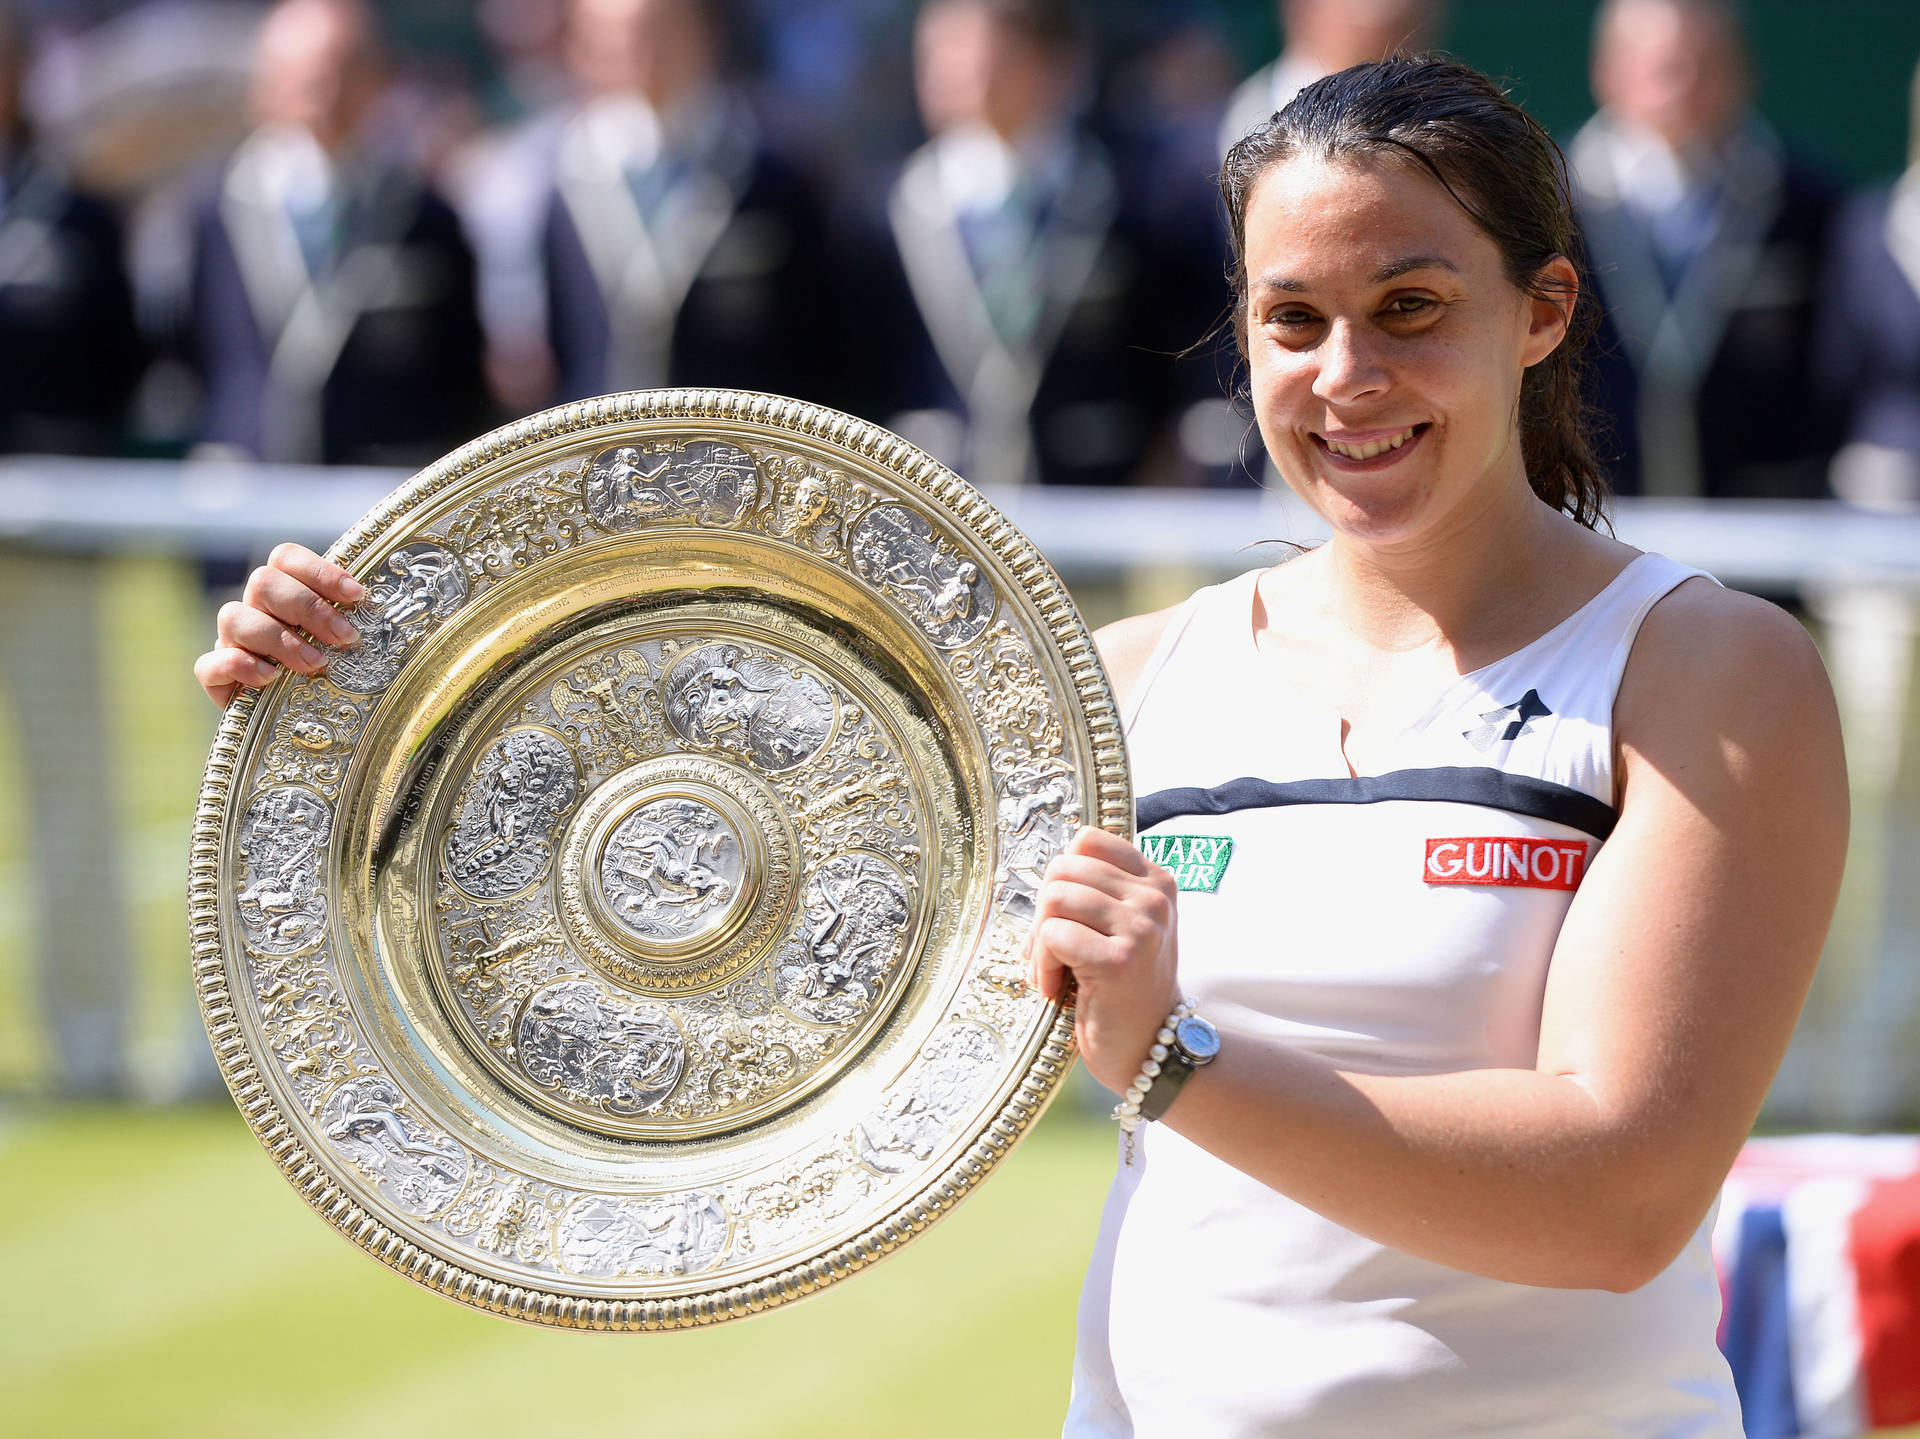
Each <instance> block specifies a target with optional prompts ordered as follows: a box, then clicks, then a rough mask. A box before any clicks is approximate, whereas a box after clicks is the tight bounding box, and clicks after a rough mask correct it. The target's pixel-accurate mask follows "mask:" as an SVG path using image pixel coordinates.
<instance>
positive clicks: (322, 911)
mask: <svg viewBox="0 0 1920 1439" xmlns="http://www.w3.org/2000/svg"><path fill="white" fill-rule="evenodd" d="M332 833H333V811H332V810H331V809H329V808H328V807H327V803H326V801H325V800H323V799H321V798H320V796H319V795H317V794H315V793H314V792H313V791H312V790H309V789H303V788H301V787H300V786H299V785H291V784H288V785H280V786H277V787H276V788H273V789H269V790H262V791H261V792H260V793H259V794H257V795H255V796H254V798H253V803H252V804H250V805H248V806H247V813H246V817H245V818H244V819H243V820H241V822H240V892H239V895H238V896H237V898H238V900H239V909H240V929H241V932H242V933H243V934H244V935H245V936H246V941H247V948H249V949H251V950H253V951H254V952H255V953H257V954H271V955H290V954H302V953H304V952H305V951H307V950H309V949H312V948H313V947H314V946H315V945H317V944H319V943H320V941H321V940H322V939H324V938H325V937H326V931H327V896H326V891H325V889H324V887H323V886H322V885H321V882H320V878H321V875H320V871H321V864H322V862H323V861H324V860H325V858H326V846H327V839H328V837H329V836H330V835H332Z"/></svg>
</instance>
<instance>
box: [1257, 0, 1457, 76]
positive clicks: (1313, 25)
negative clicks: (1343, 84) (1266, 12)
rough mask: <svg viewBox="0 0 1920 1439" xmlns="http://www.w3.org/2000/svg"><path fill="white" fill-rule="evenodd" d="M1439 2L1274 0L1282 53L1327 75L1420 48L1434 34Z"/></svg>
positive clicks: (1409, 0) (1438, 23)
mask: <svg viewBox="0 0 1920 1439" xmlns="http://www.w3.org/2000/svg"><path fill="white" fill-rule="evenodd" d="M1442 8H1443V7H1442V5H1441V3H1440V0H1280V26H1281V30H1282V32H1283V33H1284V34H1285V36H1286V44H1287V53H1288V54H1289V55H1291V56H1292V57H1293V58H1294V59H1296V60H1299V61H1301V62H1303V63H1304V64H1307V65H1311V66H1312V67H1313V68H1314V69H1316V70H1318V71H1320V72H1321V73H1322V74H1326V75H1331V74H1332V73H1333V72H1334V71H1336V70H1344V69H1346V68H1347V67H1348V66H1349V65H1364V64H1366V63H1367V62H1368V61H1369V60H1384V59H1386V57H1387V56H1389V55H1392V54H1394V53H1396V52H1400V51H1407V52H1411V51H1415V50H1424V49H1426V48H1427V47H1429V46H1430V45H1432V44H1433V43H1434V42H1435V40H1436V39H1437V37H1438V34H1439V30H1440V13H1441V10H1442Z"/></svg>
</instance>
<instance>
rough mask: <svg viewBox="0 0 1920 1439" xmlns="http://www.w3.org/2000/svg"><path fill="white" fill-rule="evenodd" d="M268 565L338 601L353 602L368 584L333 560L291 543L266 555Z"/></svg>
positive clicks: (363, 592)
mask: <svg viewBox="0 0 1920 1439" xmlns="http://www.w3.org/2000/svg"><path fill="white" fill-rule="evenodd" d="M267 567H268V568H270V569H275V570H279V571H280V572H281V573H282V574H287V575H291V576H293V578H294V579H296V580H298V581H300V583H301V584H303V585H305V586H306V587H307V588H308V589H310V590H312V591H313V592H314V593H315V594H317V595H320V596H322V597H323V598H325V599H329V600H332V601H333V602H334V603H335V604H341V605H350V604H352V603H353V602H354V601H355V600H357V599H359V598H360V597H361V596H362V595H364V594H365V593H366V592H367V591H366V587H365V586H363V585H362V584H361V583H360V581H358V580H356V579H355V578H354V577H353V576H352V575H350V574H348V573H347V572H346V571H345V570H343V569H341V568H340V566H338V565H336V564H334V563H333V562H332V561H331V560H326V559H322V558H321V557H320V556H319V555H316V554H315V553H314V552H313V551H312V550H310V549H308V548H307V547H306V546H305V545H296V544H293V543H292V542H288V543H286V544H283V545H276V546H275V547H274V551H273V553H272V554H270V555H268V556H267Z"/></svg>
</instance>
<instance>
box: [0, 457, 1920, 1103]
mask: <svg viewBox="0 0 1920 1439" xmlns="http://www.w3.org/2000/svg"><path fill="white" fill-rule="evenodd" d="M405 478H406V475H405V472H402V471H396V470H374V469H316V468H305V467H276V466H264V465H238V464H232V463H192V462H188V463H167V462H158V461H96V460H83V459H68V458H51V457H48V458H43V457H20V458H12V459H0V545H9V546H11V547H13V550H14V556H15V559H14V564H15V568H16V570H20V571H24V570H25V569H26V568H27V567H29V566H37V567H38V568H37V569H36V571H35V573H36V575H38V576H40V577H41V579H40V581H36V583H42V582H43V581H45V580H46V577H48V576H53V577H54V578H53V580H52V583H53V584H54V585H55V586H56V587H57V586H60V585H65V586H66V588H65V590H64V593H65V594H67V595H68V596H69V600H68V601H66V602H65V603H66V604H68V605H69V606H70V607H71V606H73V605H77V604H78V603H79V596H80V595H81V594H82V592H83V590H84V585H85V581H84V580H77V579H74V578H72V577H73V576H82V575H85V574H87V573H89V571H87V569H86V566H85V563H84V560H83V559H82V557H85V556H90V555H102V554H125V553H150V552H161V553H168V554H178V555H203V554H263V553H265V551H266V550H267V548H268V547H269V546H270V545H271V544H273V543H274V542H276V541H279V540H283V539H295V540H300V541H302V542H304V543H307V544H310V545H313V546H314V547H316V548H324V547H325V546H326V545H327V544H328V543H329V542H330V541H331V540H332V539H333V538H334V537H335V536H337V535H339V534H340V533H342V532H343V531H345V530H346V529H348V528H349V527H350V526H351V525H352V524H353V523H354V522H355V521H356V520H357V519H358V518H359V517H360V516H361V515H362V514H363V513H365V512H366V511H367V510H368V509H369V508H371V507H372V506H373V505H374V504H375V503H376V502H377V501H379V500H380V499H381V498H382V497H383V496H384V495H386V494H387V493H388V492H389V491H390V490H391V489H393V488H394V486H396V485H397V484H399V483H400V482H401V481H402V480H404V479H405ZM988 498H990V499H991V500H993V501H994V503H995V504H997V505H998V506H999V507H1000V508H1001V509H1002V511H1003V512H1005V513H1006V515H1007V516H1008V517H1009V518H1010V519H1011V520H1013V522H1014V523H1016V524H1017V525H1019V526H1020V527H1021V528H1022V529H1023V530H1024V531H1025V532H1026V533H1027V534H1028V535H1029V536H1030V537H1031V538H1032V539H1033V541H1034V542H1035V543H1036V544H1037V545H1038V546H1039V548H1040V550H1041V551H1042V552H1043V553H1044V554H1046V555H1047V557H1048V558H1049V559H1050V560H1052V562H1053V563H1054V565H1055V567H1056V568H1057V569H1058V570H1059V571H1060V572H1061V574H1062V576H1063V577H1064V578H1065V579H1066V581H1067V582H1068V584H1069V585H1070V586H1074V587H1077V588H1078V591H1079V593H1081V594H1082V595H1083V596H1085V595H1088V594H1093V593H1099V594H1101V596H1102V598H1103V600H1104V601H1105V602H1106V604H1107V606H1108V607H1109V608H1111V606H1112V604H1113V603H1114V602H1116V601H1117V600H1118V599H1119V598H1120V597H1121V596H1123V595H1124V594H1125V593H1127V592H1128V590H1129V585H1130V583H1131V582H1132V581H1134V580H1137V579H1138V577H1139V576H1141V575H1142V574H1149V575H1150V574H1152V573H1154V572H1156V571H1158V572H1163V573H1164V572H1172V577H1174V578H1173V582H1174V583H1177V582H1178V577H1184V578H1185V579H1186V580H1187V581H1189V582H1191V581H1193V580H1194V579H1196V578H1197V577H1199V576H1204V575H1207V574H1213V575H1224V574H1227V573H1230V572H1232V571H1234V570H1238V569H1243V568H1246V567H1248V566H1250V565H1253V564H1256V563H1259V562H1260V560H1261V558H1262V557H1264V556H1266V555H1269V554H1271V553H1272V551H1271V550H1265V549H1262V548H1260V547H1259V542H1261V541H1265V540H1288V541H1293V542H1295V543H1303V544H1304V543H1312V542H1313V541H1315V540H1318V539H1321V538H1324V530H1323V528H1322V527H1321V526H1320V524H1319V523H1318V521H1317V519H1316V517H1315V516H1313V515H1312V513H1311V512H1310V511H1307V510H1306V509H1305V508H1304V507H1303V506H1301V505H1300V504H1299V502H1298V501H1297V500H1294V499H1293V498H1292V497H1291V496H1282V495H1276V494H1272V493H1267V492H1253V491H1142V490H1134V491H1109V490H1098V491H1086V490H1079V491H1074V490H1060V489H1026V490H1019V491H1002V492H994V493H990V494H989V496H988ZM1613 521H1614V526H1615V531H1616V533H1617V534H1618V535H1619V537H1620V538H1621V539H1623V540H1625V541H1627V542H1629V543H1631V544H1634V545H1637V546H1639V547H1640V548H1643V549H1651V550H1659V551H1661V552H1663V553H1665V554H1668V555H1671V556H1672V557H1673V558H1675V559H1678V560H1681V561H1683V562H1685V563H1688V564H1692V565H1697V566H1699V567H1700V568H1702V569H1705V570H1707V571H1709V572H1710V573H1712V574H1715V575H1717V576H1718V577H1719V578H1720V579H1721V580H1722V581H1724V582H1725V583H1727V584H1730V585H1735V586H1739V587H1741V588H1746V589H1752V590H1757V591H1760V592H1763V593H1767V594H1770V595H1775V596H1782V597H1786V596H1798V597H1799V598H1800V599H1801V601H1802V602H1803V604H1804V606H1805V608H1806V610H1807V612H1808V614H1809V615H1810V617H1811V618H1812V620H1813V621H1814V626H1815V631H1816V634H1817V635H1818V636H1819V638H1820V640H1821V643H1822V646H1823V648H1824V650H1825V652H1826V656H1827V661H1828V666H1829V669H1830V671H1831V673H1832V675H1833V678H1834V684H1835V689H1836V691H1837V693H1838V696H1839V700H1840V706H1841V711H1842V717H1843V724H1844V726H1845V729H1846V734H1847V742H1848V753H1849V762H1850V766H1851V771H1852V789H1853V793H1852V800H1853V809H1854V828H1853V850H1852V855H1851V858H1850V862H1849V870H1848V878H1847V884H1846V889H1845V892H1844V894H1843V896H1842V900H1841V910H1840V914H1839V915H1838V916H1837V917H1836V920H1835V924H1834V929H1833V934H1832V939H1831V941H1830V943H1829V945H1828V952H1827V956H1826V961H1825V964H1824V966H1823V969H1822V973H1821V977H1820V980H1819V982H1818V984H1817V985H1816V987H1815V991H1814V994H1813V997H1812V1000H1811V1002H1810V1004H1809V1007H1808V1011H1807V1015H1806V1018H1805V1019H1804V1020H1803V1022H1802V1025H1801V1029H1800V1032H1799V1034H1798V1036H1797V1037H1796V1040H1795V1045H1794V1049H1793V1052H1792V1053H1791V1054H1790V1055H1789V1058H1788V1063H1787V1065H1786V1067H1785V1068H1784V1069H1783V1071H1782V1073H1781V1078H1780V1081H1779V1083H1778V1084H1777V1085H1776V1086H1775V1089H1774V1093H1773V1096H1772V1099H1771V1100H1770V1106H1771V1114H1772V1117H1773V1118H1775V1119H1776V1120H1778V1121H1780V1122H1783V1123H1796V1122H1805V1123H1817V1124H1821V1125H1841V1126H1858V1127H1873V1126H1879V1125H1884V1124H1887V1123H1891V1122H1899V1121H1908V1122H1911V1121H1913V1120H1915V1119H1916V1118H1920V963H1917V962H1916V960H1920V955H1916V953H1915V950H1916V948H1920V898H1916V894H1920V784H1916V783H1915V781H1914V776H1915V774H1916V773H1920V724H1916V723H1915V716H1914V714H1913V712H1912V705H1913V693H1914V690H1915V688H1916V684H1915V680H1916V677H1917V676H1920V670H1917V669H1916V665H1915V655H1916V633H1917V632H1920V513H1878V512H1874V511H1869V510H1863V509H1859V508H1855V507H1852V506H1848V505H1843V504H1840V503H1838V502H1806V503H1761V502H1746V501H1719V502H1710V503H1700V502H1685V501H1653V500H1623V501H1621V502H1619V503H1618V505H1617V506H1616V507H1615V510H1614V514H1613ZM62 555H67V556H71V557H73V561H72V563H71V564H63V563H62V561H61V560H60V558H59V557H60V556H62ZM63 571H69V572H71V573H70V577H69V578H68V579H66V580H61V579H59V578H58V576H59V575H60V574H61V573H62V572H63ZM44 587H45V586H44V583H42V588H43V589H44ZM1135 587H1136V588H1137V586H1135ZM27 588H28V587H27V586H25V585H23V584H14V585H12V586H11V587H0V604H12V605H14V606H16V607H18V606H20V605H22V604H23V603H26V601H23V600H22V599H21V596H22V595H23V594H25V593H26V592H27ZM1163 588H1164V586H1163ZM9 597H11V598H9ZM34 602H35V603H38V604H41V605H43V606H44V605H47V604H48V603H49V601H47V600H46V599H45V598H44V597H42V598H40V599H38V600H36V601H34ZM1160 602H1162V603H1164V602H1165V600H1164V597H1163V598H1162V599H1161V601H1160ZM24 623H25V620H24V618H23V615H22V613H20V612H18V611H17V610H16V612H14V613H5V612H0V625H4V626H8V627H14V626H16V625H23V624H24ZM9 681H10V683H11V684H12V685H14V686H15V687H16V688H17V687H18V686H20V685H22V684H25V683H29V682H30V681H28V680H27V679H26V678H25V677H24V676H10V677H9ZM40 682H41V683H44V682H45V679H44V675H43V679H42V681H40ZM72 693H73V694H74V695H78V696H81V698H78V699H73V700H70V704H72V705H74V706H76V707H78V708H81V709H84V707H85V705H86V704H87V703H89V702H90V701H88V700H87V699H86V698H85V696H86V695H87V694H89V693H92V691H89V690H88V689H87V688H86V686H85V685H80V686H78V687H77V688H75V689H74V690H73V691H72ZM94 728H95V729H97V728H98V725H97V724H96V725H95V726H94ZM28 747H30V744H29V746H28ZM54 748H56V749H57V748H59V747H58V746H57V745H56V746H54ZM73 748H74V752H80V753H84V747H83V746H82V747H73ZM63 752H65V751H63ZM51 762H52V761H48V760H43V759H36V758H35V757H34V756H32V755H28V756H27V763H28V764H44V763H51ZM99 787H100V782H99V781H98V780H97V779H95V780H93V781H92V785H91V788H93V789H98V788H99ZM39 788H40V789H41V791H42V792H43V793H44V792H46V791H47V790H48V789H49V788H50V787H49V786H44V785H43V786H40V787H39ZM51 788H53V789H54V790H55V791H56V792H58V786H57V785H56V786H53V787H51ZM88 789H89V785H88V783H87V782H86V779H85V777H76V778H75V780H74V783H73V793H74V794H75V795H76V796H79V795H81V794H83V793H85V792H86V791H87V790H88ZM110 808H111V807H110V806H105V807H104V809H102V807H100V806H91V807H90V806H89V805H88V804H86V803H80V802H76V803H74V804H72V805H68V806H64V807H63V806H57V805H56V806H53V807H51V808H49V807H47V806H45V805H44V804H43V805H42V806H41V811H40V813H38V814H37V815H36V816H34V817H33V821H32V823H33V824H34V833H35V843H36V845H38V846H41V847H46V846H49V845H50V846H51V847H52V849H53V850H54V851H63V849H64V852H69V853H72V854H75V855H81V856H84V855H85V854H86V853H87V849H88V845H89V844H90V843H91V841H90V840H89V839H88V837H87V833H86V832H83V831H85V830H86V827H87V826H89V825H91V826H93V827H94V829H93V830H92V831H91V833H96V834H97V833H98V832H99V826H100V825H101V824H103V823H104V821H103V820H101V818H100V817H99V814H98V813H91V814H90V813H89V810H90V809H101V810H102V812H105V811H106V810H110ZM0 822H3V823H7V824H10V825H12V826H15V827H16V830H15V832H16V833H18V832H19V830H18V828H17V827H18V826H20V825H22V824H23V823H25V822H26V821H25V820H24V818H23V817H13V818H11V819H6V818H4V817H0ZM50 826H51V827H52V828H51V830H50V829H49V827H50ZM108 848H109V850H110V849H111V845H110V844H109V845H108ZM123 880H124V876H112V875H108V874H104V873H100V872H99V870H98V867H97V866H96V867H94V868H93V869H91V870H89V872H88V875H87V879H86V883H87V884H88V885H90V886H91V890H90V891H87V892H91V893H95V894H98V895H100V896H102V898H101V899H100V900H99V902H98V904H97V905H96V906H94V908H95V909H96V910H98V911H99V912H98V913H96V914H95V915H94V916H93V918H94V919H96V920H98V924H97V925H96V926H95V928H94V930H92V931H89V932H90V933H94V934H96V936H97V937H96V938H95V939H93V940H83V939H82V938H81V937H80V935H79V933H78V931H73V932H71V933H69V934H68V938H67V941H66V942H67V943H69V945H70V947H73V948H74V953H73V954H72V955H69V956H68V957H66V958H65V959H61V958H59V957H58V956H56V957H55V959H54V962H53V963H52V964H49V962H48V960H47V959H46V958H45V957H43V958H42V961H41V966H42V969H43V970H45V971H46V972H47V974H48V975H49V977H48V978H47V980H46V983H45V984H44V985H43V988H44V989H45V990H46V991H47V994H49V995H53V996H56V998H53V999H48V1000H47V1002H48V1004H49V1005H50V1007H51V1008H57V1004H58V1001H57V995H58V994H59V993H62V992H66V990H63V985H64V984H65V980H64V979H61V978H60V977H59V976H58V975H55V974H54V973H53V971H54V970H55V969H57V968H58V966H59V965H60V964H65V965H67V966H69V967H71V966H81V967H84V966H85V965H86V964H87V963H89V962H90V960H93V959H96V958H97V956H94V955H93V954H92V952H91V951H90V950H88V949H87V948H86V946H87V944H89V943H90V944H92V945H93V947H94V949H99V950H104V949H107V948H109V947H110V946H111V943H112V940H111V936H112V935H113V934H114V933H117V932H119V931H116V930H115V928H114V922H113V920H112V918H111V916H110V915H107V914H106V913H105V911H106V910H108V909H110V908H111V907H112V902H111V899H110V898H108V897H109V896H111V895H112V894H113V893H114V892H115V891H116V890H122V891H123V890H124V889H125V888H126V886H125V884H124V883H123V882H122V881H123ZM48 883H49V881H48V879H47V875H46V873H45V872H43V874H42V876H41V886H40V887H41V889H42V891H43V898H42V904H43V906H44V905H46V904H47V903H48V899H47V898H46V891H47V885H48ZM55 887H56V888H57V887H58V886H57V884H56V885H55ZM76 892H77V891H76ZM70 914H71V911H70ZM71 922H72V921H71V919H69V920H68V921H67V923H68V924H70V923H71ZM100 962H103V963H111V962H112V961H111V958H110V957H109V958H108V959H107V960H104V961H100ZM68 988H69V989H70V990H71V991H72V992H74V993H81V994H91V995H94V996H96V997H97V996H98V995H99V994H100V993H101V992H102V991H103V990H110V989H111V983H110V982H109V981H103V980H102V979H101V978H100V976H98V975H96V976H93V977H92V978H91V979H87V978H86V977H84V976H81V977H79V978H78V979H77V980H76V983H75V984H74V985H72V986H68ZM90 1002H91V1001H90ZM51 1008H50V1012H49V1014H48V1015H47V1016H46V1022H47V1024H48V1026H49V1028H50V1029H54V1028H59V1026H61V1025H63V1024H64V1025H66V1026H67V1028H66V1029H65V1030H62V1031H61V1035H62V1036H63V1037H61V1038H60V1039H59V1043H58V1044H56V1045H54V1046H53V1047H54V1048H56V1049H57V1048H59V1047H60V1046H61V1045H65V1046H68V1047H71V1045H72V1044H74V1043H82V1044H84V1043H85V1042H86V1038H87V1035H88V1034H90V1033H112V1032H113V1031H114V1021H113V1020H112V1018H111V1016H109V1017H108V1018H107V1019H106V1020H104V1021H102V1020H100V1019H99V1017H98V1016H97V1015H96V1016H94V1017H92V1018H89V1017H88V1015H87V1014H79V1016H78V1017H77V1018H76V1017H75V1016H74V1015H72V1014H69V1015H66V1016H65V1017H64V1018H63V1016H62V1015H60V1014H58V1013H53V1012H51ZM103 1026H104V1027H103ZM68 1030H71V1034H68V1032H67V1031H68ZM74 1036H78V1038H77V1039H76V1038H74Z"/></svg>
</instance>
